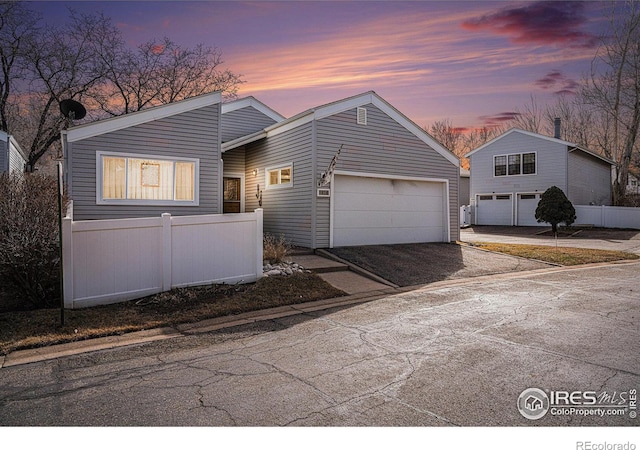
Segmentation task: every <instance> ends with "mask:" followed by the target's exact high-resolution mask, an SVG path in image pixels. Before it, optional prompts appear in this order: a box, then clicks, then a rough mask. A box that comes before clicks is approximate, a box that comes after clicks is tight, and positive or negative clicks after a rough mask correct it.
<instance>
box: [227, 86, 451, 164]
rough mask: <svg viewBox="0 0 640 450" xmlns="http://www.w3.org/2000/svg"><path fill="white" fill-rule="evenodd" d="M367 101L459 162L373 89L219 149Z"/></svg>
mask: <svg viewBox="0 0 640 450" xmlns="http://www.w3.org/2000/svg"><path fill="white" fill-rule="evenodd" d="M368 104H373V105H374V106H376V107H377V108H378V109H380V110H381V111H382V112H384V113H385V114H387V115H388V116H389V117H391V118H392V119H393V120H395V121H396V122H397V123H399V124H400V125H402V126H403V127H404V128H405V129H407V131H409V132H410V133H412V134H413V135H414V136H416V137H417V138H418V139H420V140H421V141H422V142H424V143H425V144H427V145H428V146H430V147H431V148H432V149H433V150H435V151H436V152H437V153H439V154H440V155H441V156H443V157H444V158H446V159H447V160H448V161H450V162H451V163H452V164H455V165H456V166H459V165H460V160H459V159H458V157H457V156H456V155H454V154H453V153H452V152H450V151H449V150H448V149H447V148H445V147H444V146H443V145H442V144H440V143H439V142H438V141H436V140H435V139H434V138H433V137H432V136H431V135H430V134H429V133H427V132H426V131H425V130H423V129H422V128H420V127H419V126H418V125H416V124H415V123H414V122H412V121H411V120H410V119H409V118H407V117H406V116H405V115H404V114H402V113H401V112H400V111H398V110H397V109H396V108H394V107H393V106H391V104H389V103H388V102H387V101H386V100H384V99H383V98H382V97H380V96H379V95H378V94H376V93H375V92H373V91H369V92H365V93H363V94H359V95H356V96H353V97H349V98H345V99H343V100H338V101H336V102H332V103H327V104H326V105H322V106H318V107H316V108H311V109H308V110H306V111H304V112H301V113H300V114H296V115H295V116H293V117H290V118H289V119H287V120H284V121H282V122H279V123H276V124H274V125H271V126H269V127H267V128H265V129H264V130H261V131H258V132H256V133H253V134H250V135H248V136H243V137H241V138H238V139H235V140H233V141H229V142H226V143H224V144H222V151H223V152H224V151H227V150H231V149H233V148H236V147H240V146H242V145H245V144H249V143H251V142H255V141H257V140H260V139H263V138H265V137H270V136H276V135H278V134H280V133H284V132H285V131H289V130H292V129H294V128H297V127H299V126H301V125H304V124H306V123H309V122H311V121H313V120H319V119H323V118H325V117H329V116H332V115H334V114H338V113H341V112H344V111H348V110H350V109H353V108H357V107H359V106H364V105H368Z"/></svg>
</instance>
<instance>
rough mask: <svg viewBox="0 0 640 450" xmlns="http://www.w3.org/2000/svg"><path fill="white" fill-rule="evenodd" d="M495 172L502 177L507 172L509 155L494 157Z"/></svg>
mask: <svg viewBox="0 0 640 450" xmlns="http://www.w3.org/2000/svg"><path fill="white" fill-rule="evenodd" d="M494 161H495V163H494V167H495V170H494V173H495V174H496V176H497V177H501V176H503V175H506V174H507V157H506V156H496V157H495V159H494Z"/></svg>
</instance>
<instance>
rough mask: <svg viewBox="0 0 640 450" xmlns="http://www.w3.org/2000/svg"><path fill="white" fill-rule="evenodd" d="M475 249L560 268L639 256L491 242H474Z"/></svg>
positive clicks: (587, 249) (615, 252)
mask: <svg viewBox="0 0 640 450" xmlns="http://www.w3.org/2000/svg"><path fill="white" fill-rule="evenodd" d="M472 245H473V246H475V247H478V248H482V249H485V250H490V251H493V252H498V253H505V254H507V255H512V256H521V257H523V258H528V259H536V260H538V261H545V262H549V263H552V264H559V265H562V266H575V265H579V264H590V263H602V262H611V261H620V260H625V259H638V258H640V256H638V255H636V254H633V253H626V252H620V251H612V250H595V249H590V248H573V247H558V248H556V247H554V246H547V245H524V244H498V243H493V242H475V243H473V244H472Z"/></svg>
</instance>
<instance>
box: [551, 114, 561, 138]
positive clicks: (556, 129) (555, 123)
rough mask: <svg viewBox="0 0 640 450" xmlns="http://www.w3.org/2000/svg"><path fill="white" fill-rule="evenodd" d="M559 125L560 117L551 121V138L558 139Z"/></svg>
mask: <svg viewBox="0 0 640 450" xmlns="http://www.w3.org/2000/svg"><path fill="white" fill-rule="evenodd" d="M560 123H561V122H560V117H556V118H555V119H553V128H554V130H553V137H554V138H556V139H560Z"/></svg>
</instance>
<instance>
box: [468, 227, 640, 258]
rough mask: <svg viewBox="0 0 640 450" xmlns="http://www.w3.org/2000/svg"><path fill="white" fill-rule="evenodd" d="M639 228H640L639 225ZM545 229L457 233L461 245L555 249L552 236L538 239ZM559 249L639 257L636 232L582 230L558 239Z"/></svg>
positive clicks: (483, 229) (639, 233) (639, 235)
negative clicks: (597, 251)
mask: <svg viewBox="0 0 640 450" xmlns="http://www.w3.org/2000/svg"><path fill="white" fill-rule="evenodd" d="M639 225H640V224H639ZM545 230H549V228H545V227H500V226H486V225H485V226H483V225H474V226H472V227H468V228H463V229H461V230H460V240H461V241H462V242H499V243H506V244H531V245H555V240H554V239H553V237H552V236H548V235H546V236H545V235H541V234H540V233H541V232H544V231H545ZM558 245H559V246H561V247H578V248H594V249H601V250H619V251H623V252H629V253H636V254H640V230H616V229H613V228H610V229H588V228H586V229H583V230H580V231H579V232H577V233H575V234H572V235H570V236H569V235H560V236H559V237H558Z"/></svg>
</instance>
